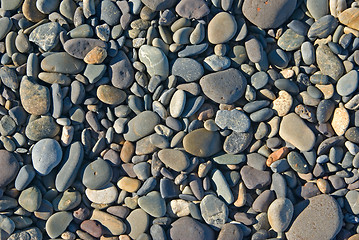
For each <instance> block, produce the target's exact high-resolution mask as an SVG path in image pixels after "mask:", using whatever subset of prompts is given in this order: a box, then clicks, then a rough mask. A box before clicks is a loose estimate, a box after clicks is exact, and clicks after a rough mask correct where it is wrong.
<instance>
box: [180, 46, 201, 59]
mask: <svg viewBox="0 0 359 240" xmlns="http://www.w3.org/2000/svg"><path fill="white" fill-rule="evenodd" d="M207 48H208V43H201V44H197V45H187V46H186V47H185V48H184V49H183V50H181V51H179V52H178V57H180V58H184V57H192V56H196V55H199V54H201V53H203V52H204V51H206V50H207Z"/></svg>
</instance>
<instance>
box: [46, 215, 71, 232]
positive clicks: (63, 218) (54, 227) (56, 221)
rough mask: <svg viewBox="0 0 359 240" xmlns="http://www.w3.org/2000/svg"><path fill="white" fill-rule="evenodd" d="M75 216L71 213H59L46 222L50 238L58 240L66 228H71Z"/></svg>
mask: <svg viewBox="0 0 359 240" xmlns="http://www.w3.org/2000/svg"><path fill="white" fill-rule="evenodd" d="M72 219H73V216H72V214H71V213H70V212H57V213H55V214H53V215H51V217H50V218H49V219H48V220H47V221H46V226H45V229H46V232H47V235H49V237H50V238H57V237H58V236H60V235H61V234H62V233H63V232H65V230H66V228H67V227H68V226H69V224H70V222H71V221H72Z"/></svg>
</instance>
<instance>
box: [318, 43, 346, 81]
mask: <svg viewBox="0 0 359 240" xmlns="http://www.w3.org/2000/svg"><path fill="white" fill-rule="evenodd" d="M316 59H317V64H318V67H319V69H320V71H321V73H322V74H325V75H328V76H329V77H331V78H333V79H334V80H336V81H337V80H339V78H340V77H341V76H342V75H343V74H344V66H343V63H342V62H341V61H340V60H339V58H338V57H337V56H336V55H334V53H333V52H332V51H331V50H330V48H329V47H328V46H327V45H319V46H318V48H317V51H316Z"/></svg>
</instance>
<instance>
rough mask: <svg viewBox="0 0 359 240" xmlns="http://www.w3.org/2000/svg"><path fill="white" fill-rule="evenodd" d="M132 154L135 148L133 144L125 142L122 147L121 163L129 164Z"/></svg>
mask: <svg viewBox="0 0 359 240" xmlns="http://www.w3.org/2000/svg"><path fill="white" fill-rule="evenodd" d="M134 153H135V146H134V145H133V143H131V142H129V141H126V142H125V143H124V144H123V146H122V149H121V153H120V158H121V160H122V161H123V162H125V163H129V162H130V161H131V158H132V156H133V154H134Z"/></svg>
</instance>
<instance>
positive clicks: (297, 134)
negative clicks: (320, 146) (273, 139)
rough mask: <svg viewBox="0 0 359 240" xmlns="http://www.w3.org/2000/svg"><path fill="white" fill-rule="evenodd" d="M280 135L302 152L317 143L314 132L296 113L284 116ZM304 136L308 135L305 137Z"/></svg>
mask: <svg viewBox="0 0 359 240" xmlns="http://www.w3.org/2000/svg"><path fill="white" fill-rule="evenodd" d="M279 136H280V137H281V138H282V139H283V140H285V141H287V142H289V143H291V144H292V145H293V146H295V147H296V148H298V149H299V150H300V151H302V152H305V151H309V150H311V149H312V148H313V147H314V144H315V135H314V133H313V132H312V130H311V129H310V128H309V127H308V126H307V125H306V124H305V122H304V121H303V120H302V119H301V118H300V117H299V116H298V115H297V114H295V113H290V114H288V115H286V116H284V117H283V119H282V121H281V123H280V128H279ZM303 136H306V137H305V138H303Z"/></svg>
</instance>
